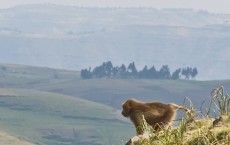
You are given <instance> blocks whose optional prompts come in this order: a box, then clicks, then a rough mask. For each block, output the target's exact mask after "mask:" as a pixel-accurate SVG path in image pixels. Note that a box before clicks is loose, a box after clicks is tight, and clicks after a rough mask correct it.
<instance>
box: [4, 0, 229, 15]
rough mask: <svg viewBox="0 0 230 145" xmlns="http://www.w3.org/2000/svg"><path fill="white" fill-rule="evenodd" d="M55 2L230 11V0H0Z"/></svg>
mask: <svg viewBox="0 0 230 145" xmlns="http://www.w3.org/2000/svg"><path fill="white" fill-rule="evenodd" d="M36 3H39V4H41V3H54V4H64V5H76V6H103V7H104V6H110V7H113V6H116V7H118V6H119V7H138V6H144V7H146V6H147V7H154V8H157V9H161V8H193V9H195V10H197V9H203V10H208V11H210V12H221V13H230V0H0V8H9V7H12V6H15V5H20V4H36Z"/></svg>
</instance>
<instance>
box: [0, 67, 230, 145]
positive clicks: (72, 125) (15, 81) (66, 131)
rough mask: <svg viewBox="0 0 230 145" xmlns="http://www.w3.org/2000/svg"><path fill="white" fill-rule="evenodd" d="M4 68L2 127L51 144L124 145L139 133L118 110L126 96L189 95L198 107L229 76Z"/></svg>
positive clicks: (175, 98)
mask: <svg viewBox="0 0 230 145" xmlns="http://www.w3.org/2000/svg"><path fill="white" fill-rule="evenodd" d="M2 67H3V68H4V69H0V130H1V131H2V132H5V133H8V134H11V135H13V136H17V137H19V138H25V139H26V140H29V141H31V142H34V143H39V144H48V145H66V144H84V145H88V144H91V145H92V144H95V145H100V144H106V145H107V144H116V145H122V144H125V143H126V141H127V140H128V139H129V138H130V137H131V136H133V135H134V133H135V130H134V128H133V126H132V124H131V123H130V122H129V120H127V119H126V118H123V117H122V116H121V114H120V110H118V109H120V107H121V104H122V102H123V101H124V100H126V99H127V98H136V99H140V100H145V101H161V102H166V103H167V102H169V103H171V102H174V103H178V104H181V102H182V101H183V98H184V97H185V96H190V99H191V100H192V102H193V103H194V105H197V104H200V102H201V101H203V100H207V97H206V96H208V95H209V94H208V92H209V91H210V88H213V87H215V86H219V85H224V86H226V90H228V89H229V88H230V87H229V86H230V81H229V80H226V81H184V80H176V81H172V80H148V79H141V80H139V79H91V80H82V79H81V78H80V75H79V72H78V71H68V70H58V69H51V68H45V67H32V66H23V65H0V68H2ZM73 96H74V97H73ZM191 96H192V98H191ZM79 97H81V98H79ZM87 100H88V101H87ZM95 102H98V103H95ZM109 106H111V107H109ZM204 106H205V105H204ZM206 106H207V105H206ZM212 107H214V104H212ZM114 108H116V109H114ZM216 110H218V109H216ZM211 111H212V110H211ZM178 114H179V113H178ZM179 115H180V114H179ZM200 124H201V123H200ZM168 133H169V132H168ZM176 139H178V138H176ZM166 141H167V136H166V139H165V142H166Z"/></svg>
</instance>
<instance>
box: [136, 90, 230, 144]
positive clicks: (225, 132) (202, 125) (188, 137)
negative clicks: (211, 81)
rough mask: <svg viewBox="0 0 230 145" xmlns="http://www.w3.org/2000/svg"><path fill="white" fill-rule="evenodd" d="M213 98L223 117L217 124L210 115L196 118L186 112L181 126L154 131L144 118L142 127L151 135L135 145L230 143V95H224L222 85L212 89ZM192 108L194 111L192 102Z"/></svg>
mask: <svg viewBox="0 0 230 145" xmlns="http://www.w3.org/2000/svg"><path fill="white" fill-rule="evenodd" d="M211 99H212V103H214V104H215V107H216V108H217V110H218V111H219V115H220V116H221V117H222V118H223V119H222V120H221V121H220V122H219V124H217V126H216V125H215V126H214V119H212V118H209V116H208V115H206V116H207V117H205V118H200V119H194V118H193V116H191V115H190V114H186V115H185V116H184V117H183V118H182V120H181V122H180V124H179V126H177V127H174V128H169V129H162V130H161V131H160V132H156V133H152V132H153V130H152V128H151V126H149V125H148V124H147V122H146V121H145V119H144V118H143V123H142V126H141V127H140V128H141V129H142V130H144V131H145V132H147V133H150V134H149V136H151V137H150V139H146V138H144V139H139V140H138V141H136V142H134V145H230V128H229V127H230V108H229V107H230V106H229V100H230V96H229V95H224V88H223V86H221V87H219V88H216V89H214V90H213V91H212V97H211ZM190 109H191V110H192V112H194V107H193V105H192V102H190ZM209 110H211V108H209ZM207 113H209V112H207ZM191 117H192V118H191ZM191 119H192V120H191ZM215 121H216V119H215Z"/></svg>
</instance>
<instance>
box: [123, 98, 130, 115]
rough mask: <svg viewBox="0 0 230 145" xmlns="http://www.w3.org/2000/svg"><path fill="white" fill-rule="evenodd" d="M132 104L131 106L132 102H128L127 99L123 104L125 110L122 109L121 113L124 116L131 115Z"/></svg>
mask: <svg viewBox="0 0 230 145" xmlns="http://www.w3.org/2000/svg"><path fill="white" fill-rule="evenodd" d="M130 107H131V106H130V103H129V102H128V101H126V102H125V103H124V104H123V105H122V108H123V110H122V112H121V114H122V115H123V116H124V117H129V115H130V109H131V108H130Z"/></svg>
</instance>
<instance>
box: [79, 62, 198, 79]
mask: <svg viewBox="0 0 230 145" xmlns="http://www.w3.org/2000/svg"><path fill="white" fill-rule="evenodd" d="M197 74H198V71H197V68H191V67H186V68H179V69H176V70H175V71H174V72H173V73H172V74H171V73H170V69H169V67H168V65H163V66H162V67H161V68H160V70H156V68H155V67H154V66H152V67H151V68H148V67H147V66H145V67H144V68H143V69H142V70H140V71H138V70H137V69H136V66H135V63H134V62H132V63H130V64H129V65H128V67H126V66H125V65H124V64H122V65H121V66H115V67H114V66H113V64H112V62H111V61H108V62H104V63H102V65H99V66H97V67H95V68H94V69H91V67H90V68H89V69H82V70H81V77H82V78H83V79H92V78H136V79H138V78H140V79H142V78H145V79H172V80H177V79H182V78H185V79H192V78H194V77H195V76H196V75H197Z"/></svg>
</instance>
